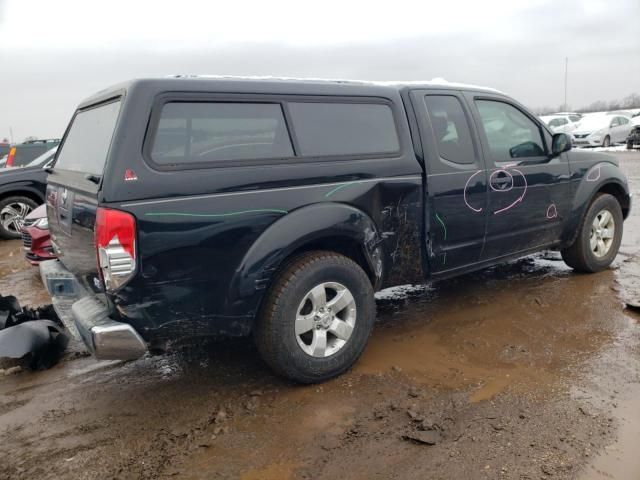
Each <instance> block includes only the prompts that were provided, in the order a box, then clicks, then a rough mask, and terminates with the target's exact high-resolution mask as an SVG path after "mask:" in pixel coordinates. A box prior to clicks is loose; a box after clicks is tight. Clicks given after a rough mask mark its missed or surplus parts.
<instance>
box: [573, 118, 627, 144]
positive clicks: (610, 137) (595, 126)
mask: <svg viewBox="0 0 640 480" xmlns="http://www.w3.org/2000/svg"><path fill="white" fill-rule="evenodd" d="M631 127H632V125H631V119H630V118H629V117H627V116H624V115H608V114H602V113H593V114H589V115H585V116H584V117H583V118H582V120H580V123H579V125H578V128H576V129H575V130H574V131H573V132H572V135H573V138H574V145H575V146H577V147H608V146H610V145H612V144H614V143H625V142H626V141H627V137H628V136H629V133H630V132H631Z"/></svg>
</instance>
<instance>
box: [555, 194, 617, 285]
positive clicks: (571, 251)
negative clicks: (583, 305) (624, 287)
mask: <svg viewBox="0 0 640 480" xmlns="http://www.w3.org/2000/svg"><path fill="white" fill-rule="evenodd" d="M622 224H623V219H622V209H621V208H620V204H619V203H618V200H616V198H615V197H614V196H613V195H609V194H607V193H604V194H600V195H598V196H596V197H595V198H594V200H593V201H592V202H591V205H590V206H589V208H588V209H587V213H586V215H585V216H584V219H583V220H582V225H581V226H580V230H579V231H578V236H577V237H576V239H575V240H574V242H573V245H571V246H570V247H569V248H567V249H565V250H562V259H563V260H564V262H565V263H566V264H567V265H569V266H570V267H571V268H573V269H574V270H576V271H579V272H587V273H594V272H599V271H601V270H604V269H605V268H607V267H608V266H609V265H611V262H613V259H614V258H615V257H616V255H617V254H618V249H619V248H620V242H621V241H622Z"/></svg>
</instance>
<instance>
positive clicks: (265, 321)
mask: <svg viewBox="0 0 640 480" xmlns="http://www.w3.org/2000/svg"><path fill="white" fill-rule="evenodd" d="M375 315H376V304H375V299H374V296H373V287H372V285H371V282H370V280H369V277H367V274H366V273H365V272H364V270H362V268H361V267H360V266H359V265H358V264H357V263H355V262H354V261H352V260H351V259H349V258H347V257H345V256H343V255H340V254H337V253H334V252H326V251H314V252H308V253H304V254H301V255H299V256H296V257H293V258H292V259H290V260H289V261H288V262H286V264H285V265H284V267H283V268H282V269H281V271H280V273H279V274H278V275H277V277H276V279H275V281H274V283H273V285H272V287H271V288H270V290H269V292H268V293H267V297H266V299H265V302H264V304H263V306H262V308H261V311H260V315H259V318H258V319H257V324H256V328H255V331H254V337H255V341H256V345H257V347H258V350H259V352H260V354H261V356H262V358H263V359H264V361H265V362H266V363H267V364H268V365H269V366H270V367H271V368H272V369H273V370H274V371H275V372H276V373H278V374H279V375H282V376H283V377H286V378H288V379H291V380H293V381H296V382H299V383H316V382H322V381H324V380H328V379H330V378H332V377H335V376H337V375H340V374H341V373H343V372H344V371H345V370H347V369H348V368H350V367H351V366H352V365H353V364H354V363H355V362H356V360H357V359H358V357H360V355H361V354H362V352H363V350H364V348H365V345H366V343H367V340H368V339H369V335H370V334H371V331H372V329H373V323H374V321H375Z"/></svg>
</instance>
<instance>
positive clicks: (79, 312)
mask: <svg viewBox="0 0 640 480" xmlns="http://www.w3.org/2000/svg"><path fill="white" fill-rule="evenodd" d="M40 276H41V277H42V283H43V284H44V285H45V286H46V288H47V290H48V291H49V294H50V295H51V297H52V299H53V302H52V303H53V306H54V308H55V310H56V313H57V314H58V316H59V317H60V319H61V320H62V321H63V323H64V324H65V326H66V327H67V328H68V329H69V330H70V331H71V332H72V333H73V334H74V335H78V336H79V337H80V338H81V339H82V341H83V342H84V343H85V345H86V346H87V348H88V349H89V351H90V352H91V353H92V354H93V355H95V357H96V358H99V359H103V360H132V359H135V358H139V357H141V356H142V355H144V354H145V353H146V352H147V350H148V348H147V344H146V343H145V341H144V340H143V339H142V337H141V336H140V334H139V333H138V332H137V331H136V330H135V329H134V328H133V327H132V326H131V325H129V324H127V323H122V322H117V321H115V320H113V319H112V318H110V317H109V311H108V309H107V307H106V306H105V305H104V304H103V303H102V302H101V301H100V300H98V298H97V297H96V296H95V295H92V294H90V293H89V292H87V291H86V290H85V289H84V288H83V287H82V286H81V285H80V284H79V283H78V281H77V280H76V278H75V276H74V275H73V274H72V273H71V272H69V271H68V270H67V269H66V268H65V267H64V265H62V263H60V262H59V261H58V260H48V261H46V262H42V263H41V264H40Z"/></svg>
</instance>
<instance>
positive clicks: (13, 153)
mask: <svg viewBox="0 0 640 480" xmlns="http://www.w3.org/2000/svg"><path fill="white" fill-rule="evenodd" d="M15 156H16V147H12V148H11V150H9V156H8V157H7V163H6V164H5V166H6V167H13V160H14V158H15Z"/></svg>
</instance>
